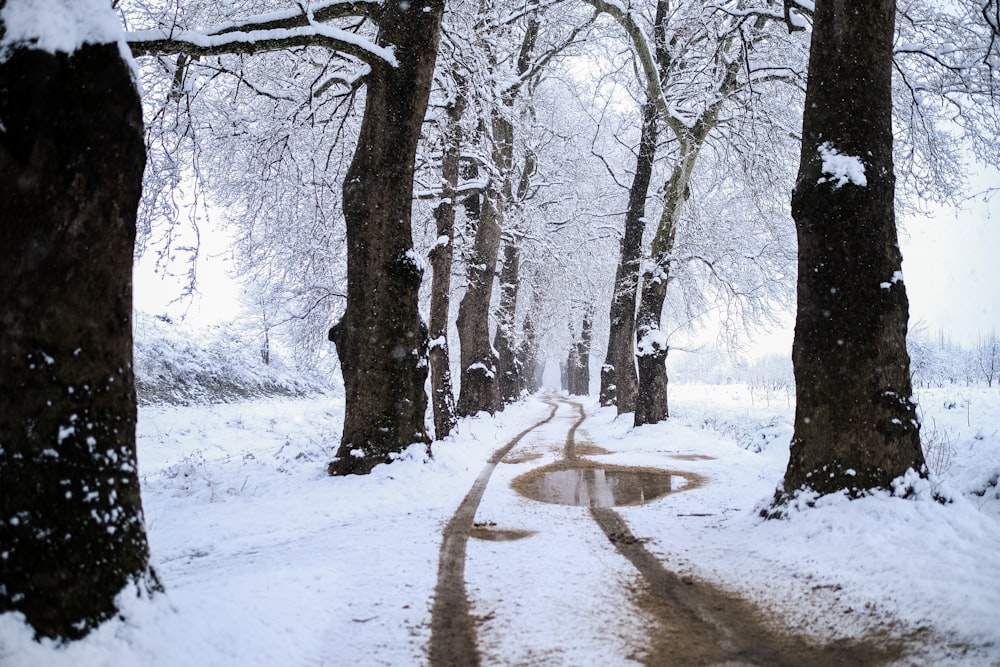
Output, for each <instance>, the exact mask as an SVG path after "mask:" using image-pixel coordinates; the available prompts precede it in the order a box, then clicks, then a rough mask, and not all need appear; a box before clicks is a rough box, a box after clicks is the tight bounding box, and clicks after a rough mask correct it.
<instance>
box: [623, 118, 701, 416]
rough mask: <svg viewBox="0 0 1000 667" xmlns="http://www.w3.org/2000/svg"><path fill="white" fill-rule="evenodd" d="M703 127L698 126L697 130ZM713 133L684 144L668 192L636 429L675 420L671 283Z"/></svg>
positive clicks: (649, 290) (644, 308) (640, 337)
mask: <svg viewBox="0 0 1000 667" xmlns="http://www.w3.org/2000/svg"><path fill="white" fill-rule="evenodd" d="M696 127H697V126H696ZM707 134H708V131H707V129H706V130H704V132H703V133H699V134H698V135H696V137H695V139H694V140H693V141H692V142H690V143H687V142H685V143H682V150H681V158H680V161H679V162H678V163H677V166H675V167H674V169H673V171H672V172H671V173H670V180H668V181H667V183H666V186H665V187H664V190H665V192H664V201H663V212H662V213H661V214H660V222H659V224H658V226H657V229H656V235H655V236H654V237H653V245H652V256H653V260H652V261H651V262H649V264H648V266H647V268H646V269H645V270H644V271H643V275H642V295H641V296H640V297H639V312H638V313H637V315H636V338H637V343H636V358H637V361H638V363H637V365H638V368H639V384H638V391H637V392H636V399H635V425H636V426H642V425H643V424H655V423H657V422H661V421H663V420H664V419H666V418H667V417H668V416H669V411H668V409H667V341H666V336H665V335H664V334H663V332H662V330H661V329H660V319H661V317H662V315H663V303H664V301H665V300H666V298H667V287H668V285H669V282H670V255H671V253H672V252H673V250H674V239H675V238H676V236H677V226H678V224H679V223H680V219H681V212H682V211H683V209H684V203H685V202H686V201H687V199H688V197H689V196H690V191H689V189H688V185H689V184H690V182H691V176H692V174H694V166H695V163H696V162H697V160H698V152H699V150H700V149H701V142H702V141H704V138H705V136H707Z"/></svg>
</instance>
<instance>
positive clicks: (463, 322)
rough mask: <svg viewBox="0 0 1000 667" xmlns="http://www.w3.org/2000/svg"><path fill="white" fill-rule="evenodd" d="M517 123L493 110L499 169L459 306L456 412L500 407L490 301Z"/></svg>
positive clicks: (485, 200) (495, 159) (483, 207)
mask: <svg viewBox="0 0 1000 667" xmlns="http://www.w3.org/2000/svg"><path fill="white" fill-rule="evenodd" d="M513 151H514V127H513V126H512V125H511V123H510V121H509V120H508V119H507V118H505V117H504V116H503V115H502V114H501V113H500V112H496V113H494V115H493V151H492V153H493V163H494V165H495V169H496V171H495V173H494V174H493V177H491V179H490V185H489V187H488V188H487V189H486V192H485V193H484V194H483V196H482V198H481V206H480V209H479V218H478V225H477V228H476V240H475V242H474V244H473V248H472V255H471V257H469V260H468V270H467V282H468V286H467V288H466V290H465V295H464V296H463V297H462V302H461V303H460V304H459V306H458V320H457V322H456V324H457V326H458V338H459V342H460V344H461V347H462V350H461V357H460V358H461V366H462V383H461V384H462V386H461V388H460V389H459V394H458V414H459V415H460V416H462V417H467V416H470V415H474V414H477V413H479V412H488V413H490V414H494V413H495V412H496V411H497V409H498V408H499V407H500V398H499V391H498V387H497V355H496V351H495V350H494V349H493V346H492V345H491V344H490V326H489V322H490V301H491V300H492V298H493V280H494V278H495V276H496V266H497V258H498V256H499V253H500V234H501V227H502V224H503V215H504V210H505V205H506V203H507V202H508V201H509V200H510V194H509V192H510V185H509V181H508V175H509V173H510V167H511V163H512V161H513Z"/></svg>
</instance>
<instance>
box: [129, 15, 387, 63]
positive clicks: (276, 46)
mask: <svg viewBox="0 0 1000 667" xmlns="http://www.w3.org/2000/svg"><path fill="white" fill-rule="evenodd" d="M379 6H380V3H378V2H375V1H373V0H371V1H354V2H345V1H344V0H334V1H333V2H326V3H321V4H320V5H318V6H311V7H309V8H308V9H307V10H305V11H301V10H300V11H284V12H273V13H268V14H260V15H256V16H253V17H249V18H246V19H242V20H239V21H229V22H226V23H223V24H221V25H218V26H215V27H213V28H209V29H206V30H181V31H177V32H175V31H174V30H173V29H153V30H138V31H131V32H128V33H126V35H125V39H126V42H127V43H128V45H129V48H131V49H132V53H133V54H134V55H136V56H144V55H153V54H163V53H178V54H184V55H187V56H192V57H198V56H218V55H227V54H230V55H231V54H249V53H261V52H265V51H280V50H283V49H289V48H295V47H302V46H320V47H325V48H328V49H330V50H333V51H337V52H340V53H343V54H346V55H349V56H353V57H355V58H357V59H359V60H361V61H363V62H366V63H368V64H369V65H376V64H378V63H388V64H389V65H391V66H393V67H395V66H396V58H395V56H394V55H393V52H392V49H391V48H385V47H381V46H378V45H377V44H375V43H373V42H372V41H371V40H369V39H367V38H365V37H362V36H360V35H358V34H356V33H354V32H351V31H350V30H344V29H342V28H336V27H333V26H328V25H326V24H325V23H324V22H325V21H329V20H332V19H336V18H348V17H377V11H378V8H379Z"/></svg>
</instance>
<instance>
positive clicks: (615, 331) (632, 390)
mask: <svg viewBox="0 0 1000 667" xmlns="http://www.w3.org/2000/svg"><path fill="white" fill-rule="evenodd" d="M656 118H657V109H656V104H654V103H653V102H646V104H644V105H643V107H642V134H641V138H640V140H639V154H638V156H637V157H636V166H635V176H634V177H633V178H632V185H631V186H630V187H629V193H628V209H627V210H626V212H625V231H624V234H623V235H622V240H621V245H620V254H619V258H618V270H617V272H616V274H615V291H614V294H613V295H612V297H611V312H610V314H609V319H610V324H611V327H610V330H609V333H608V351H607V355H606V357H605V359H604V365H603V366H602V367H601V405H616V406H618V414H623V413H625V412H634V411H635V397H636V382H637V380H636V370H635V306H636V303H635V302H636V292H637V287H638V282H639V256H640V254H641V252H642V234H643V231H644V230H645V227H646V197H647V196H648V194H649V182H650V179H651V178H652V175H653V162H654V161H655V160H656V136H657V123H656Z"/></svg>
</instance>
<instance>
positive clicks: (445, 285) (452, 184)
mask: <svg viewBox="0 0 1000 667" xmlns="http://www.w3.org/2000/svg"><path fill="white" fill-rule="evenodd" d="M456 83H458V91H457V93H456V95H455V99H453V100H452V101H451V102H450V103H449V105H448V108H447V120H446V121H445V122H446V131H445V137H444V142H445V144H444V152H443V154H442V156H441V180H442V183H443V188H442V191H441V202H440V203H439V204H438V205H437V208H435V209H434V222H435V225H436V230H437V236H438V240H437V243H436V244H435V246H434V248H433V249H432V250H431V253H430V262H431V268H432V270H433V272H434V274H433V277H432V279H431V306H430V323H429V325H430V336H431V341H432V344H431V347H430V351H429V359H430V365H431V406H432V408H433V411H434V437H435V439H437V440H442V439H444V438H446V437H448V434H449V433H451V431H452V429H453V428H455V424H456V423H457V418H456V416H455V394H454V390H453V388H452V381H451V361H450V355H449V352H448V314H449V312H450V305H451V266H452V260H453V258H454V248H455V244H454V237H455V204H456V202H455V197H456V191H457V189H458V177H459V160H460V158H461V152H462V125H461V120H462V116H463V114H464V113H465V107H466V101H465V96H464V95H465V91H464V89H463V88H464V86H463V85H462V83H461V82H456Z"/></svg>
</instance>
